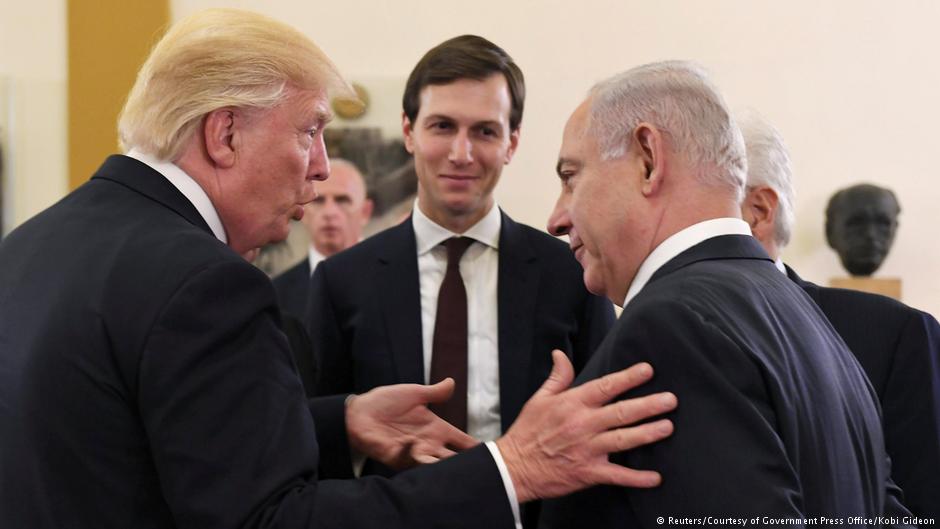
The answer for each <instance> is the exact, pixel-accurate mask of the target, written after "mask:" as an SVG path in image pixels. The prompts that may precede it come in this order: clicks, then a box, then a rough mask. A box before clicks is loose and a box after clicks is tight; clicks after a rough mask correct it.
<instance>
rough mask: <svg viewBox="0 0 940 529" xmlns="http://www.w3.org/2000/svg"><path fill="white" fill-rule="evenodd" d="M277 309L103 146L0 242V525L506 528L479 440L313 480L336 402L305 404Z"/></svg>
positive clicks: (171, 201) (189, 209) (335, 450)
mask: <svg viewBox="0 0 940 529" xmlns="http://www.w3.org/2000/svg"><path fill="white" fill-rule="evenodd" d="M279 320H280V312H279V310H278V307H277V304H276V300H275V294H274V289H273V288H272V287H271V282H270V281H269V280H268V278H267V277H266V276H265V275H264V274H263V273H262V272H261V271H260V270H258V269H256V268H255V267H253V266H251V265H250V264H249V263H247V262H246V261H245V260H244V259H242V258H241V257H240V256H239V255H237V254H236V253H235V252H234V251H232V250H231V249H230V248H228V247H227V246H225V245H224V244H222V243H221V242H220V241H219V240H217V239H216V238H215V237H214V236H213V235H212V232H211V231H210V229H209V227H208V226H207V225H206V223H205V221H203V219H202V217H200V215H199V213H198V212H197V211H196V209H195V207H193V205H192V204H191V203H190V202H189V201H188V200H187V199H186V198H185V197H184V196H183V195H182V194H181V193H180V192H179V191H178V190H177V189H176V188H175V187H174V186H173V185H172V184H170V183H169V181H167V180H166V179H165V178H164V177H163V176H162V175H160V174H159V173H157V172H156V171H154V170H152V169H151V168H149V167H148V166H146V165H145V164H143V163H141V162H138V161H137V160H134V159H131V158H127V157H123V156H113V157H111V158H109V159H108V160H107V161H106V162H105V163H104V165H103V166H102V167H101V168H100V169H99V170H98V172H97V174H96V175H95V176H94V177H93V178H92V179H91V181H90V182H88V183H86V184H84V185H83V186H81V187H80V188H78V189H77V190H75V191H74V192H72V193H70V194H69V195H68V196H67V197H65V198H64V199H62V200H61V201H60V202H59V203H57V204H56V205H54V206H52V207H51V208H49V209H47V210H46V211H44V212H42V213H40V214H39V215H37V216H36V217H34V218H32V219H31V220H29V221H27V222H26V223H24V224H23V225H22V226H20V227H19V228H17V229H16V230H14V231H13V232H12V233H11V234H10V235H9V236H8V237H7V238H5V239H4V240H3V242H2V243H0V527H3V528H10V529H12V528H30V529H45V528H49V529H52V528H56V529H58V528H65V527H67V528H71V529H84V528H114V529H118V528H120V529H125V528H129V527H133V528H138V529H145V528H147V529H149V528H199V529H210V528H220V529H221V528H224V529H231V528H235V527H239V528H247V527H252V528H261V527H279V528H288V527H297V528H328V527H344V528H352V527H361V528H365V527H372V528H375V527H382V528H386V527H397V528H405V527H408V528H412V527H428V528H430V527H441V526H444V525H448V526H459V527H467V528H470V527H489V526H491V524H495V525H496V526H499V527H511V526H512V513H511V510H510V507H509V502H508V501H507V499H506V493H505V490H504V486H503V483H502V479H501V477H500V475H499V471H498V469H497V467H496V464H495V462H494V461H493V459H492V457H491V456H490V454H489V453H488V451H487V449H486V448H485V447H478V448H475V449H473V450H471V451H470V452H468V453H465V454H460V455H458V456H456V457H453V458H450V459H448V460H446V461H443V462H442V463H440V464H437V465H431V466H426V467H422V468H419V469H415V470H412V471H409V472H405V473H402V474H400V475H399V476H398V477H397V478H396V479H394V480H386V479H383V478H372V479H366V480H355V481H323V482H318V477H321V474H318V458H321V457H322V458H323V459H324V460H326V461H335V460H337V459H343V457H340V456H344V457H345V459H346V465H347V466H348V464H349V463H348V460H349V454H348V448H345V446H346V445H347V441H346V439H345V421H344V416H343V399H341V398H340V399H327V400H326V401H318V402H316V406H312V408H314V409H313V410H311V409H310V408H311V406H310V404H309V403H308V401H307V399H306V398H305V396H304V393H303V389H302V387H301V383H300V379H299V378H298V377H297V372H296V370H295V368H294V364H293V361H292V359H291V353H290V350H289V347H288V342H287V340H286V338H285V336H284V333H283V332H281V329H280V322H279ZM311 402H313V401H311ZM321 408H322V409H321ZM311 411H313V412H314V414H313V415H314V416H315V417H316V426H317V428H316V429H315V428H314V418H313V417H312V416H311ZM317 434H320V435H319V436H318V435H317ZM442 483H459V484H460V486H459V487H453V486H441V484H442Z"/></svg>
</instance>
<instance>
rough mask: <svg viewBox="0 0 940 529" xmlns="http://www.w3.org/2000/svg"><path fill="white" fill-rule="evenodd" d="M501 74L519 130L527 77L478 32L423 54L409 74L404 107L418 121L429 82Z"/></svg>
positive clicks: (512, 121) (513, 124) (512, 120)
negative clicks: (422, 98)
mask: <svg viewBox="0 0 940 529" xmlns="http://www.w3.org/2000/svg"><path fill="white" fill-rule="evenodd" d="M497 73H501V74H503V76H504V77H505V78H506V86H508V87H509V99H510V102H511V103H512V105H511V107H510V110H509V129H510V130H512V131H515V130H516V129H518V128H519V125H520V123H522V108H523V106H524V105H525V79H523V77H522V70H520V69H519V67H518V66H516V63H515V61H513V60H512V57H510V56H509V54H508V53H506V51H505V50H503V49H502V48H500V47H499V46H497V45H495V44H493V43H492V42H490V41H488V40H486V39H484V38H483V37H478V36H476V35H461V36H459V37H454V38H452V39H450V40H446V41H444V42H442V43H440V44H438V45H437V46H435V47H433V48H431V50H430V51H428V52H427V53H425V54H424V57H421V60H420V61H418V64H417V65H416V66H415V67H414V70H412V71H411V75H409V76H408V82H407V84H405V95H404V96H403V97H402V108H403V109H404V111H405V115H406V116H408V119H409V120H410V121H411V123H412V124H414V122H415V119H416V118H417V117H418V110H419V109H420V107H421V103H420V96H421V90H423V89H424V87H425V86H428V85H443V84H449V83H452V82H454V81H458V80H460V79H476V80H478V81H482V80H484V79H486V78H488V77H490V76H491V75H493V74H497Z"/></svg>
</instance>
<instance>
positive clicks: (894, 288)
mask: <svg viewBox="0 0 940 529" xmlns="http://www.w3.org/2000/svg"><path fill="white" fill-rule="evenodd" d="M829 286H831V287H835V288H847V289H849V290H860V291H862V292H870V293H872V294H881V295H882V296H888V297H889V298H894V299H896V300H898V301H901V280H900V279H898V278H896V277H888V278H878V279H874V278H871V277H834V278H832V279H830V280H829Z"/></svg>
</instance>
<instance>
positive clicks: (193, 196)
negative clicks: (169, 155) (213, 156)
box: [125, 149, 228, 244]
mask: <svg viewBox="0 0 940 529" xmlns="http://www.w3.org/2000/svg"><path fill="white" fill-rule="evenodd" d="M125 156H127V157H128V158H133V159H135V160H137V161H139V162H141V163H144V164H147V165H148V166H150V168H151V169H153V170H154V171H156V172H158V173H160V174H162V175H163V176H164V178H166V179H167V180H169V181H170V183H171V184H173V186H174V187H175V188H176V189H178V190H179V192H180V193H182V194H183V196H184V197H186V200H189V201H190V202H191V203H192V205H193V207H195V208H196V211H198V212H199V215H200V216H202V218H203V220H205V221H206V224H208V225H209V229H210V230H212V234H213V235H215V238H216V239H218V240H220V241H222V242H223V243H224V244H228V238H227V237H226V236H225V227H224V226H222V219H220V218H219V213H218V212H217V211H216V210H215V206H213V205H212V201H211V200H209V195H207V194H206V192H205V191H204V190H203V189H202V187H200V185H199V184H198V183H197V182H196V181H195V180H193V177H191V176H189V175H188V174H186V172H185V171H183V170H182V169H180V168H179V167H178V166H177V165H175V164H173V163H172V162H167V161H163V160H158V159H157V158H154V157H153V156H151V155H149V154H146V153H143V152H141V151H139V150H137V149H131V150H130V151H129V152H128V153H127V154H125Z"/></svg>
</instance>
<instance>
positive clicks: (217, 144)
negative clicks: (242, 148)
mask: <svg viewBox="0 0 940 529" xmlns="http://www.w3.org/2000/svg"><path fill="white" fill-rule="evenodd" d="M236 112H237V111H236V110H235V109H232V108H220V109H217V110H213V111H212V112H209V113H208V114H206V117H205V120H204V122H203V135H204V137H205V142H206V154H208V156H209V159H210V160H212V162H213V163H214V164H215V165H217V166H219V167H224V168H226V169H227V168H229V167H231V166H232V165H234V164H235V142H234V138H235V119H236Z"/></svg>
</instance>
